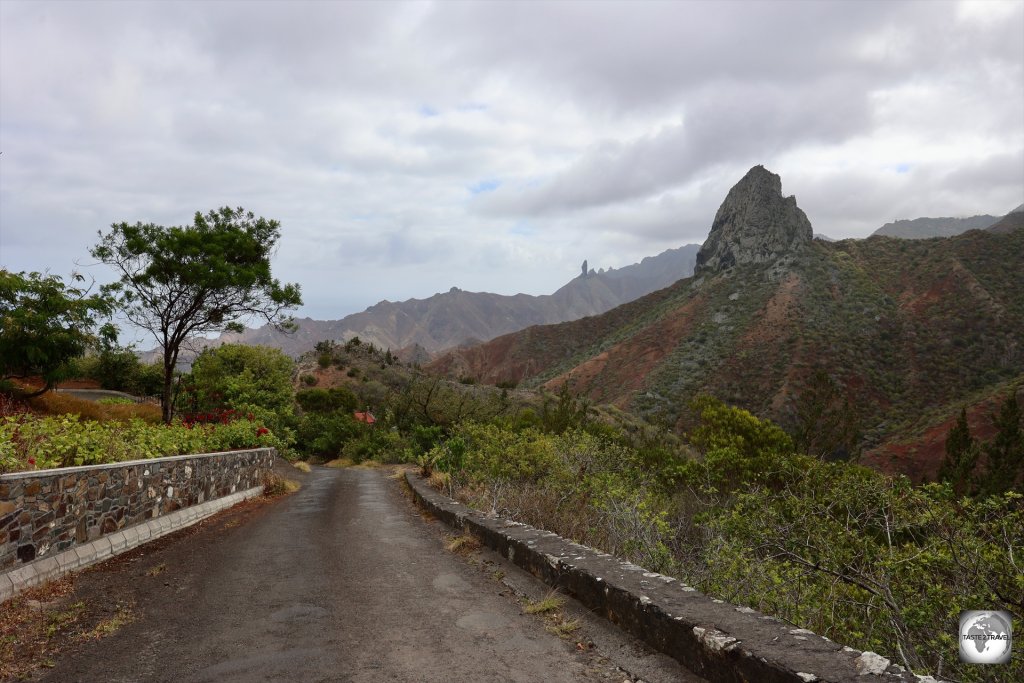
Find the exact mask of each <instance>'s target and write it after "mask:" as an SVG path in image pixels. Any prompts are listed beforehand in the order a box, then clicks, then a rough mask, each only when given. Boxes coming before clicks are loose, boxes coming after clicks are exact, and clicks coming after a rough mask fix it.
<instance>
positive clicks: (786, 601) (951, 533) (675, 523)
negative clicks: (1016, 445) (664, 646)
mask: <svg viewBox="0 0 1024 683" xmlns="http://www.w3.org/2000/svg"><path fill="white" fill-rule="evenodd" d="M691 408H692V409H693V410H694V411H696V413H697V415H698V416H699V421H698V423H697V426H696V428H695V429H694V430H693V431H692V432H691V434H690V435H689V441H690V449H689V450H690V454H689V455H690V457H682V453H681V452H680V451H678V450H676V451H675V455H674V456H673V455H672V454H671V453H669V452H667V450H666V449H652V448H651V447H650V444H649V440H647V439H644V440H638V439H636V438H634V437H630V436H629V435H627V434H624V433H622V432H619V433H617V434H616V431H617V430H610V429H607V428H606V429H604V430H595V429H593V428H592V426H589V427H588V425H587V424H586V423H584V424H583V425H582V426H575V427H573V428H570V429H566V430H565V431H563V432H562V433H560V434H558V433H551V432H546V431H543V430H542V429H540V428H538V427H537V426H522V425H517V424H516V423H515V422H514V421H506V422H505V424H504V425H501V426H499V425H496V424H479V423H464V424H461V425H459V426H457V427H455V428H454V429H453V430H452V432H451V436H450V438H448V439H447V440H446V441H445V442H444V443H442V444H440V445H438V446H436V447H435V448H434V449H432V450H431V451H430V454H429V458H428V459H427V461H426V462H425V464H426V465H427V466H432V467H434V468H436V469H437V470H439V471H440V472H441V475H440V476H437V477H434V480H435V481H439V482H445V483H446V485H447V488H448V489H449V491H451V492H453V493H455V494H456V495H457V496H458V497H460V498H461V499H463V500H464V501H465V502H467V503H469V504H471V505H474V506H476V507H478V508H480V509H484V510H488V511H495V512H497V513H499V514H502V515H505V516H509V517H511V518H513V519H516V520H519V521H522V522H526V523H529V524H533V525H536V526H540V527H543V528H547V529H550V530H552V531H555V532H557V533H560V534H562V535H564V536H567V537H569V538H572V539H575V540H577V541H580V542H583V543H586V544H588V545H592V546H595V547H598V548H601V549H603V550H605V551H608V552H612V553H615V554H617V555H620V556H623V557H626V558H628V559H630V560H632V561H634V562H637V563H638V564H641V565H643V566H645V567H648V568H651V569H655V570H659V571H663V572H667V573H671V574H675V575H677V576H679V577H681V578H682V579H684V580H685V581H687V582H688V583H691V584H693V585H696V586H698V587H699V588H701V589H702V590H704V591H705V592H707V593H709V594H711V595H715V596H717V597H721V598H724V599H727V600H730V601H732V602H735V603H738V604H746V605H750V606H752V607H755V608H757V609H760V610H762V611H765V612H767V613H770V614H774V615H776V616H779V617H781V618H783V619H785V620H787V621H789V622H790V623H793V624H796V625H798V626H801V627H806V628H811V629H814V630H815V631H817V632H819V633H821V634H823V635H827V636H829V637H831V638H833V639H835V640H838V641H840V642H842V643H844V644H846V645H851V646H856V647H860V648H863V649H869V650H874V651H877V652H882V653H884V654H885V655H886V656H887V657H890V658H891V659H893V660H894V661H896V662H899V663H902V664H904V665H905V666H909V667H910V668H913V669H914V670H915V671H917V672H918V673H932V674H934V673H936V672H937V671H939V670H941V671H942V672H943V673H944V674H946V675H954V676H956V677H957V678H959V679H962V680H965V681H969V680H986V679H984V677H983V672H981V671H980V667H973V668H971V667H967V666H964V665H960V664H959V662H958V659H957V654H956V652H957V643H956V641H955V639H954V637H953V636H954V634H955V632H956V627H957V618H958V616H959V612H960V610H962V609H1006V610H1010V611H1013V612H1015V613H1017V614H1019V613H1020V611H1021V610H1022V609H1024V572H1022V571H1021V569H1020V565H1019V560H1017V562H1018V564H1015V563H1014V562H1015V558H1016V556H1019V555H1020V554H1021V553H1022V548H1024V505H1022V500H1024V498H1022V496H1021V495H1020V494H1019V493H1015V492H1010V493H1006V494H1003V495H1001V496H992V497H987V498H983V499H969V498H957V497H956V496H955V495H954V493H953V490H952V488H951V487H950V486H948V485H936V484H933V485H930V486H926V487H914V486H912V485H911V484H910V483H909V482H908V481H907V480H906V479H905V478H901V477H895V478H893V477H888V476H886V475H883V474H880V473H878V472H875V471H873V470H869V469H866V468H863V467H859V466H856V465H851V464H848V463H830V462H823V461H821V460H819V459H817V458H812V457H808V456H804V455H799V454H796V453H794V449H793V443H792V441H791V439H790V437H789V436H787V435H786V434H785V432H783V431H782V430H781V429H779V428H778V427H776V426H775V425H773V424H771V423H769V422H767V421H764V420H759V419H758V418H756V417H754V416H753V415H751V414H750V413H748V412H746V411H743V410H739V409H735V408H730V407H727V406H725V405H723V404H721V403H719V402H717V401H714V400H711V399H701V400H698V401H696V402H694V403H693V404H692V405H691ZM644 444H646V445H644ZM638 446H640V447H638ZM1012 666H1014V667H1016V668H1015V669H1014V670H1013V672H1011V673H1009V674H1008V678H1007V679H1006V680H1010V678H1013V676H1020V674H1021V673H1022V672H1024V665H1022V664H1021V663H1020V662H1017V663H1016V664H1013V665H1012Z"/></svg>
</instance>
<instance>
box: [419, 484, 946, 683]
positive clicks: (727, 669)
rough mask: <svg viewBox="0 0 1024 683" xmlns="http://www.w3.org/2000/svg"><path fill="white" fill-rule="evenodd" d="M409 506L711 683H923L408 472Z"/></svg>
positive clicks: (869, 655)
mask: <svg viewBox="0 0 1024 683" xmlns="http://www.w3.org/2000/svg"><path fill="white" fill-rule="evenodd" d="M406 481H408V483H409V486H410V487H411V488H412V491H413V494H414V497H415V499H416V501H417V502H418V503H419V504H421V505H422V506H423V507H425V508H426V509H428V510H429V511H430V512H432V513H433V514H434V515H435V516H436V517H438V518H439V519H440V520H442V521H443V522H445V523H447V524H449V525H450V526H452V527H455V528H457V529H462V530H465V531H467V532H469V533H471V534H472V535H474V536H476V537H477V538H478V539H480V541H481V542H482V543H484V544H485V545H487V546H488V547H490V548H492V549H493V550H495V551H497V552H499V553H501V554H502V555H504V556H505V557H507V558H508V559H509V560H511V561H512V562H514V563H515V564H517V565H518V566H520V567H522V568H523V569H525V570H526V571H528V572H530V573H531V574H533V575H534V576H536V577H538V578H539V579H541V580H542V581H544V582H545V583H547V584H548V585H550V586H553V587H555V588H559V589H562V590H564V591H565V592H567V593H569V594H570V595H572V596H573V597H574V598H576V599H577V600H578V601H579V602H581V603H583V604H584V605H585V606H587V607H588V608H590V609H592V610H594V611H595V612H597V613H599V614H601V615H603V616H605V617H607V618H608V619H609V620H610V621H611V622H612V623H614V624H616V625H618V626H619V627H620V628H622V629H623V630H625V631H627V632H628V633H630V634H632V635H633V636H636V637H637V638H639V639H640V640H642V641H644V642H646V643H647V644H648V645H650V646H651V647H653V648H655V649H656V650H659V651H661V652H664V653H665V654H667V655H669V656H670V657H673V658H674V659H676V660H677V661H679V662H680V663H681V664H683V666H685V667H687V668H688V669H690V670H691V671H693V672H694V673H696V674H698V675H700V676H703V677H705V678H707V679H708V680H709V681H728V682H729V683H740V682H744V683H745V682H747V681H758V682H759V683H760V682H763V683H791V682H792V683H811V682H813V681H820V682H821V683H869V682H870V681H881V680H884V681H886V682H888V683H895V682H896V681H907V682H911V681H921V682H925V681H931V682H934V681H935V679H933V678H931V677H928V676H925V677H920V676H916V675H915V674H913V673H909V672H907V671H906V670H905V669H903V668H902V667H899V666H895V665H893V664H891V663H890V662H889V661H888V660H887V659H885V658H883V657H881V656H880V655H877V654H875V653H873V652H861V651H859V650H854V649H852V648H849V647H843V646H841V645H839V644H837V643H834V642H832V641H831V640H829V639H828V638H824V637H822V636H818V635H816V634H814V633H812V632H810V631H808V630H806V629H797V628H793V627H792V626H789V625H786V624H783V623H782V622H781V621H779V620H777V619H775V618H773V617H769V616H766V615H763V614H761V613H759V612H756V611H754V610H752V609H750V608H749V607H736V606H735V605H730V604H728V603H725V602H723V601H722V600H715V599H712V598H710V597H708V596H706V595H703V594H701V593H700V592H698V591H697V590H696V589H694V588H692V587H690V586H686V585H683V584H682V583H680V582H679V581H678V580H677V579H674V578H672V577H669V576H664V575H662V574H657V573H655V572H649V571H647V570H645V569H643V568H642V567H638V566H636V565H635V564H632V563H629V562H625V561H623V560H620V559H618V558H615V557H613V556H611V555H608V554H607V553H602V552H598V551H597V550H594V549H593V548H588V547H586V546H583V545H580V544H578V543H572V542H571V541H567V540H566V539H564V538H561V537H559V536H556V535H555V534H553V533H551V532H549V531H542V530H540V529H535V528H534V527H531V526H527V525H525V524H520V523H518V522H510V521H508V520H504V519H501V518H497V517H488V516H487V515H485V514H483V513H482V512H479V511H477V510H473V509H471V508H469V507H467V506H465V505H462V504H461V503H457V502H455V501H454V500H452V499H451V498H448V497H447V496H444V495H442V494H440V493H438V492H437V491H435V490H433V489H432V488H430V487H429V486H428V485H427V484H426V483H425V482H424V481H423V480H422V479H421V478H420V477H418V476H417V475H415V474H413V473H412V472H407V473H406Z"/></svg>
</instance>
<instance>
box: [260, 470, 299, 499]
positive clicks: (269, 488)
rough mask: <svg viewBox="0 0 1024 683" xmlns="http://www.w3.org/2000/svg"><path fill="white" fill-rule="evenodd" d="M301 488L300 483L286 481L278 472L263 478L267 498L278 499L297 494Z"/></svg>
mask: <svg viewBox="0 0 1024 683" xmlns="http://www.w3.org/2000/svg"><path fill="white" fill-rule="evenodd" d="M300 488H301V486H300V485H299V482H297V481H292V480H291V479H285V478H284V477H282V476H281V475H280V474H277V473H276V472H268V473H267V474H266V475H265V476H264V477H263V495H264V496H266V497H267V498H276V497H277V496H283V495H286V494H289V493H295V492H296V491H298V490H299V489H300Z"/></svg>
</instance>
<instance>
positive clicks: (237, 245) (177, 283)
mask: <svg viewBox="0 0 1024 683" xmlns="http://www.w3.org/2000/svg"><path fill="white" fill-rule="evenodd" d="M279 237H280V224H279V223H278V221H275V220H267V219H265V218H262V217H260V218H256V217H255V216H254V214H253V213H252V212H247V211H245V210H244V209H242V208H238V209H231V208H229V207H224V208H221V209H217V210H214V211H210V212H209V213H207V214H206V215H205V216H204V215H203V214H201V213H199V212H196V215H195V218H194V220H193V223H192V225H187V226H178V227H170V228H167V227H164V226H161V225H155V224H153V223H146V224H143V223H136V224H135V225H129V224H128V223H115V224H113V225H112V226H111V229H110V232H108V233H106V234H103V233H102V232H100V242H99V243H98V244H97V245H96V246H95V247H93V249H92V252H91V253H92V255H93V256H94V257H95V258H97V259H99V260H100V261H101V262H102V263H105V264H107V265H109V266H111V267H112V268H114V270H115V271H116V272H117V274H118V275H119V278H120V279H119V281H118V282H117V283H115V284H114V285H110V286H109V287H108V291H110V292H112V293H114V294H115V295H116V296H117V297H118V303H119V304H120V307H121V311H122V313H123V315H124V317H125V318H127V319H128V321H129V322H131V323H132V324H133V325H135V326H137V327H139V328H141V329H143V330H146V331H148V332H149V333H150V334H152V335H153V337H154V338H155V339H156V341H157V344H158V345H159V346H160V349H161V351H162V352H163V369H164V383H163V396H162V400H161V405H162V408H163V418H164V421H165V422H167V423H170V421H171V417H172V414H173V397H172V395H171V382H172V378H173V375H174V370H175V366H176V365H177V362H178V354H179V352H180V350H181V346H182V344H184V343H185V342H186V341H188V340H189V339H191V338H194V337H196V336H200V335H202V334H205V333H208V332H214V331H220V330H238V331H240V330H241V329H242V321H243V320H245V319H248V318H252V317H257V318H262V319H263V320H265V321H266V322H267V323H269V324H272V325H276V326H277V327H279V328H280V329H283V330H288V329H294V328H295V323H294V321H293V320H292V318H291V317H289V316H286V315H285V313H286V312H287V311H288V310H290V309H293V308H295V307H297V306H299V305H301V304H302V298H301V296H300V293H299V286H298V285H297V284H284V285H282V284H281V283H280V281H278V280H276V279H274V278H273V277H272V276H271V273H270V256H271V254H272V253H273V252H274V248H275V246H276V244H277V240H278V238H279Z"/></svg>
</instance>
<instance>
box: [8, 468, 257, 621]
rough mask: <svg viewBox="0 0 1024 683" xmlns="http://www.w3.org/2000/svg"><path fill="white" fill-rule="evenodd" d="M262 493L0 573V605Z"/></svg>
mask: <svg viewBox="0 0 1024 683" xmlns="http://www.w3.org/2000/svg"><path fill="white" fill-rule="evenodd" d="M262 493H263V487H262V486H256V487H254V488H251V489H248V490H246V491H238V492H236V493H232V494H231V495H228V496H224V497H222V498H217V499H215V500H210V501H207V502H205V503H201V504H200V505H193V506H192V507H187V508H182V509H181V510H177V511H175V512H172V513H170V514H168V515H163V516H161V517H157V518H155V519H151V520H149V521H148V522H144V523H142V524H137V525H135V526H132V527H127V528H125V529H122V530H120V531H118V532H116V533H113V534H108V535H106V536H101V537H100V538H97V539H96V540H95V541H92V542H91V543H86V544H83V545H80V546H75V547H73V548H69V549H68V550H65V551H63V552H60V553H57V554H55V555H51V556H49V557H45V558H41V559H38V560H36V561H34V562H30V563H29V564H26V565H23V566H21V567H18V568H17V569H12V570H11V571H9V572H6V573H4V574H0V603H3V602H6V601H7V600H9V599H11V598H13V597H14V596H15V595H17V594H18V593H20V592H22V591H23V590H25V589H27V588H31V587H32V586H37V585H39V584H41V583H46V582H47V581H52V580H53V579H56V578H59V577H61V576H63V575H64V574H68V573H70V572H73V571H76V570H79V569H84V568H86V567H88V566H89V565H93V564H96V563H98V562H102V561H103V560H106V559H108V558H111V557H113V556H114V555H119V554H121V553H123V552H127V551H129V550H131V549H133V548H136V547H138V546H140V545H142V544H144V543H147V542H149V541H154V540H156V539H158V538H160V537H161V536H166V535H167V534H169V533H171V532H174V531H178V530H179V529H184V528H185V527H188V526H192V525H193V524H195V523H196V522H199V521H202V520H203V519H206V518H207V517H209V516H210V515H213V514H214V513H217V512H220V511H221V510H225V509H227V508H229V507H232V506H233V505H237V504H238V503H241V502H242V501H244V500H248V499H249V498H254V497H256V496H258V495H260V494H262Z"/></svg>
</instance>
